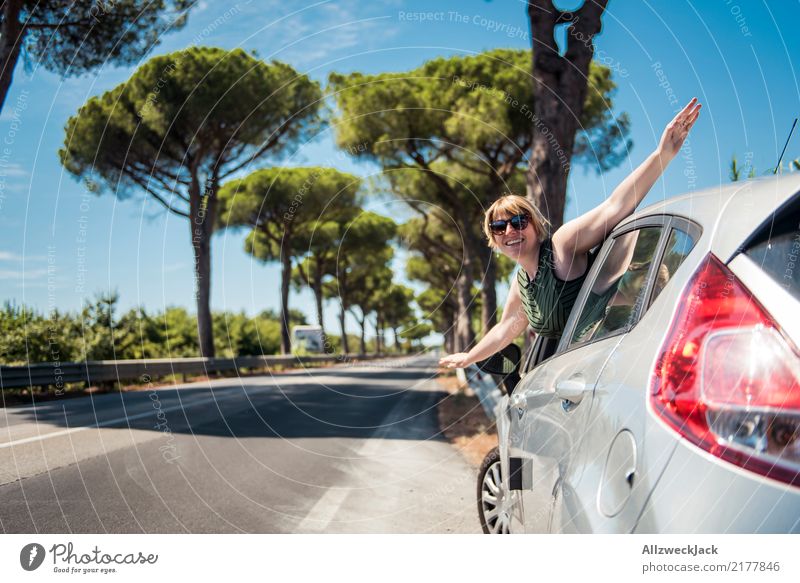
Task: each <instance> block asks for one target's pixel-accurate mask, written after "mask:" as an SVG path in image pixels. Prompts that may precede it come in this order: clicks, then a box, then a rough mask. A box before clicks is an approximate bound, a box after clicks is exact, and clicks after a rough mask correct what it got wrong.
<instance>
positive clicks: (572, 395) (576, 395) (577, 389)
mask: <svg viewBox="0 0 800 583" xmlns="http://www.w3.org/2000/svg"><path fill="white" fill-rule="evenodd" d="M591 391H592V387H589V386H587V385H586V383H585V382H583V381H579V380H577V379H567V380H563V381H558V383H556V396H557V397H558V398H559V399H561V400H562V401H569V402H570V403H572V404H573V405H577V404H578V403H580V402H581V401H582V400H583V398H584V397H585V396H586V395H587V394H588V393H590V392H591Z"/></svg>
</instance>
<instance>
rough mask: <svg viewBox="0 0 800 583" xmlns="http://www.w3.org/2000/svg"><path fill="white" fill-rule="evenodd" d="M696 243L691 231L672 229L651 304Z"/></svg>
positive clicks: (659, 267) (657, 272) (654, 286)
mask: <svg viewBox="0 0 800 583" xmlns="http://www.w3.org/2000/svg"><path fill="white" fill-rule="evenodd" d="M694 244H695V240H694V238H693V237H692V236H691V235H690V234H689V233H687V232H685V231H683V230H681V229H677V228H673V229H672V231H670V234H669V238H668V239H667V244H666V247H665V251H664V258H663V259H662V260H661V264H660V265H659V266H658V271H656V276H655V277H656V281H655V284H654V285H653V297H652V299H651V300H650V303H651V304H652V303H653V302H654V301H655V300H656V298H657V297H658V295H659V294H660V293H661V290H663V289H664V286H666V285H667V283H668V282H669V280H670V279H672V276H673V275H674V274H675V272H676V271H677V270H678V267H680V266H681V263H683V260H684V259H686V257H687V256H688V255H689V252H690V251H691V250H692V248H693V247H694Z"/></svg>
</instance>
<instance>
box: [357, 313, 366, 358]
mask: <svg viewBox="0 0 800 583" xmlns="http://www.w3.org/2000/svg"><path fill="white" fill-rule="evenodd" d="M358 323H359V325H360V326H361V354H366V353H367V317H366V316H364V317H362V318H361V319H360V320H359V321H358Z"/></svg>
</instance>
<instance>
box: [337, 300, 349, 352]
mask: <svg viewBox="0 0 800 583" xmlns="http://www.w3.org/2000/svg"><path fill="white" fill-rule="evenodd" d="M345 315H346V313H345V309H344V300H342V309H341V310H340V311H339V326H340V327H341V329H342V354H350V345H349V343H348V342H347V332H346V331H345V329H344V325H345V324H344V317H345Z"/></svg>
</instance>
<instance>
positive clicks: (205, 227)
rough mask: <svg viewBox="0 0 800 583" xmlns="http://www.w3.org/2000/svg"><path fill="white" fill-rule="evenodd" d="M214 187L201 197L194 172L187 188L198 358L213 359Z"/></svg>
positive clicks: (215, 203) (215, 204)
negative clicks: (192, 256)
mask: <svg viewBox="0 0 800 583" xmlns="http://www.w3.org/2000/svg"><path fill="white" fill-rule="evenodd" d="M215 190H216V185H212V188H211V192H209V193H207V194H206V196H201V193H200V181H199V178H198V177H197V173H196V172H193V173H192V182H191V185H190V186H189V221H190V222H189V225H190V227H191V231H192V251H193V253H194V278H195V299H196V301H197V335H198V339H199V344H200V356H205V357H209V358H210V357H213V356H214V354H215V352H214V329H213V325H212V320H211V235H212V234H213V232H214V221H215V212H216V206H217V197H216V192H215Z"/></svg>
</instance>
